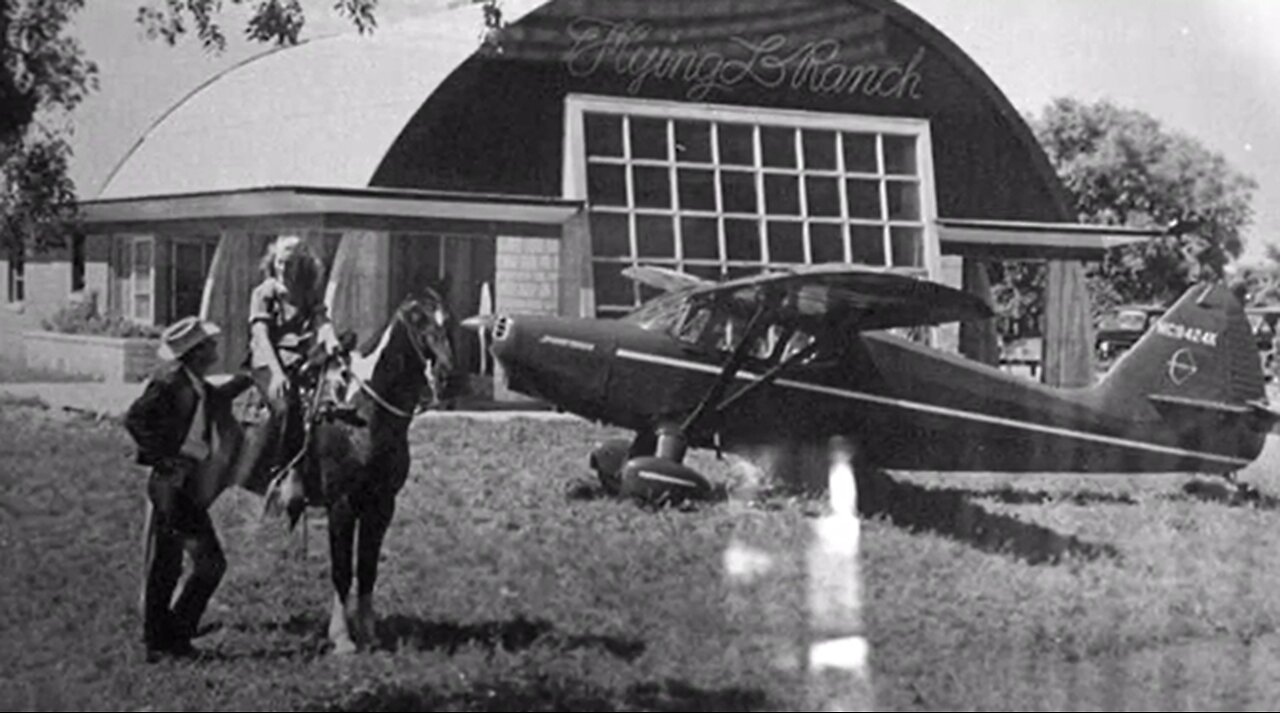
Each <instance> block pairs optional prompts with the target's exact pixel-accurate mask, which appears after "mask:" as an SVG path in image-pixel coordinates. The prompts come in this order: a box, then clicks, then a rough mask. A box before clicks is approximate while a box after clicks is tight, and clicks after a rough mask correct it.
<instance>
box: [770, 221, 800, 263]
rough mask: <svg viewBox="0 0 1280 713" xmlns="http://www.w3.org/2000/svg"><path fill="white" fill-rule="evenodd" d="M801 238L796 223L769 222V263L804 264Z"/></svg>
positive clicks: (798, 226) (798, 225)
mask: <svg viewBox="0 0 1280 713" xmlns="http://www.w3.org/2000/svg"><path fill="white" fill-rule="evenodd" d="M803 236H804V234H803V233H802V232H801V226H800V223H798V222H792V221H781V220H771V221H769V262H804V238H803Z"/></svg>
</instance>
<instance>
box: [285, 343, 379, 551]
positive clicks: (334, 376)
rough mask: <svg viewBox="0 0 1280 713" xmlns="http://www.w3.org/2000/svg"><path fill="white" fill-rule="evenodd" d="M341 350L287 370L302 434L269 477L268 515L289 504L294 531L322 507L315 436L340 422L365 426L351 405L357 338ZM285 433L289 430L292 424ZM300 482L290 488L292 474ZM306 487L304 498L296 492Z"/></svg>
mask: <svg viewBox="0 0 1280 713" xmlns="http://www.w3.org/2000/svg"><path fill="white" fill-rule="evenodd" d="M339 342H340V344H341V347H342V348H341V349H340V350H339V351H338V352H337V353H336V354H333V355H329V354H326V353H325V352H324V350H323V349H322V348H320V347H318V346H317V347H315V348H313V349H312V350H311V351H310V353H309V354H308V355H307V358H306V359H305V360H302V361H300V362H298V363H297V364H295V365H294V366H293V367H292V368H288V369H286V374H287V375H288V378H289V380H290V382H291V384H292V385H293V387H294V388H295V389H296V390H297V393H298V406H300V409H301V413H300V414H299V416H301V418H300V419H299V423H300V426H301V434H295V437H294V438H291V439H288V440H289V442H287V443H282V444H281V445H282V446H283V447H284V449H285V450H286V453H285V454H283V455H282V456H281V457H280V458H278V459H277V460H276V462H277V463H278V464H279V465H277V466H276V467H275V468H274V469H273V470H272V472H271V473H270V475H269V476H268V477H269V480H270V485H269V486H268V487H267V490H266V494H267V502H266V505H265V507H264V510H265V511H266V512H268V513H269V512H271V511H273V510H275V509H277V508H278V507H279V504H280V503H279V501H280V500H284V501H285V503H284V506H285V510H286V512H287V513H288V515H289V526H290V528H292V527H293V526H294V525H295V524H296V523H297V521H298V519H299V517H301V515H302V512H303V511H304V510H305V509H306V508H307V507H308V506H311V507H316V506H320V505H322V504H323V502H322V497H321V495H322V494H321V490H322V488H321V484H320V483H318V482H317V481H318V478H319V474H318V473H314V472H312V471H313V469H312V468H309V467H308V466H309V465H310V458H308V455H309V453H310V448H311V446H312V433H313V431H314V429H315V426H316V425H317V424H319V423H321V422H330V423H333V422H341V423H346V424H349V425H352V426H356V427H360V426H364V425H366V421H365V420H364V418H363V417H361V416H360V414H359V413H358V412H357V411H356V408H355V406H354V405H353V404H352V403H351V402H350V401H349V400H348V399H347V396H346V395H347V394H349V393H351V392H352V386H353V383H354V381H353V377H352V375H351V372H350V368H349V367H350V364H349V360H348V355H349V353H350V351H351V346H352V344H353V343H354V335H350V336H349V337H348V335H344V337H343V339H341V340H339ZM280 427H282V428H286V429H288V427H289V426H288V424H281V425H280ZM295 472H296V474H297V475H298V476H300V478H298V479H299V480H301V483H296V482H291V479H290V476H291V475H293V474H295ZM299 486H300V487H301V490H302V492H301V495H299V494H298V493H297V492H296V488H297V487H299Z"/></svg>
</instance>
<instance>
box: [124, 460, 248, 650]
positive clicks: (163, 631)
mask: <svg viewBox="0 0 1280 713" xmlns="http://www.w3.org/2000/svg"><path fill="white" fill-rule="evenodd" d="M194 471H195V463H194V462H192V461H187V460H185V459H166V462H164V463H162V464H160V465H158V466H156V467H155V468H153V469H152V471H151V476H150V479H149V480H148V482H147V496H148V497H149V498H150V500H151V520H150V522H149V523H148V525H147V526H148V541H147V548H146V550H147V562H146V585H145V590H144V604H143V618H144V621H143V637H144V639H145V643H146V645H147V649H148V650H149V651H170V650H184V649H189V648H190V641H191V639H192V638H193V637H194V636H195V635H196V630H197V627H198V626H199V624H200V618H201V617H202V616H203V615H204V611H205V608H206V607H207V606H208V604H209V599H210V598H211V597H212V596H213V592H214V590H216V589H217V588H218V584H219V583H220V582H221V581H222V575H223V573H224V572H226V569H227V561H226V558H225V557H224V556H223V554H222V545H221V544H220V543H219V542H218V536H217V533H216V532H215V531H214V529H213V522H212V521H211V520H210V519H209V513H207V512H206V511H205V510H204V509H203V508H201V507H199V506H198V505H197V504H196V503H195V501H194V500H192V499H191V497H190V496H189V495H188V494H187V493H186V492H184V490H183V484H184V482H186V481H187V480H188V479H189V478H191V477H194ZM183 552H186V553H187V554H189V555H190V556H191V559H192V562H193V564H194V567H193V571H192V573H191V576H190V577H189V578H188V579H187V581H186V584H185V585H184V586H183V588H182V592H181V594H179V596H178V600H177V601H176V602H173V606H172V607H170V602H172V601H173V593H174V590H175V589H176V588H177V585H178V580H179V578H180V577H181V576H182V553H183Z"/></svg>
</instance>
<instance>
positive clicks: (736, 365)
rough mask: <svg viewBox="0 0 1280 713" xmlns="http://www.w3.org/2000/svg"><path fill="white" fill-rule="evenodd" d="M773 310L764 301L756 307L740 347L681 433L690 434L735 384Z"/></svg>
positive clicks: (736, 348) (691, 414)
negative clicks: (764, 323)
mask: <svg viewBox="0 0 1280 713" xmlns="http://www.w3.org/2000/svg"><path fill="white" fill-rule="evenodd" d="M770 311H771V310H770V308H769V307H767V306H766V304H765V302H764V301H763V300H762V301H760V302H759V303H757V305H756V310H755V313H754V314H752V315H751V321H750V322H748V323H747V328H746V329H745V330H743V334H742V339H741V340H739V342H738V346H737V347H735V348H734V350H733V354H730V355H729V358H728V359H727V360H725V363H724V365H723V366H722V367H720V377H719V378H717V379H716V383H715V384H712V386H711V388H710V389H708V390H707V393H706V395H705V396H703V397H702V401H700V402H698V405H697V407H696V408H694V409H693V411H692V412H691V413H690V414H689V416H688V418H686V419H685V420H684V423H682V424H680V432H681V433H689V432H690V429H692V428H693V426H694V425H696V424H697V423H698V421H699V420H701V419H702V417H703V415H704V414H705V413H706V411H707V409H708V408H709V407H710V406H711V404H713V403H715V402H716V401H719V400H720V397H721V396H723V395H724V392H725V389H727V388H729V384H731V383H733V379H734V377H736V376H737V375H738V370H739V369H741V368H742V364H743V362H745V361H746V360H747V355H748V354H750V353H751V344H752V343H753V342H754V341H755V339H756V337H757V336H758V333H759V331H760V325H761V324H762V323H763V322H764V321H765V320H764V317H765V315H766V314H767V313H769V312H770Z"/></svg>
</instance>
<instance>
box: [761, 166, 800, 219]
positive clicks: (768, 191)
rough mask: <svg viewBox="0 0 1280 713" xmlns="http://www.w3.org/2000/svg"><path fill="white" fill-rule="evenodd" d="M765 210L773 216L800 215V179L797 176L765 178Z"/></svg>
mask: <svg viewBox="0 0 1280 713" xmlns="http://www.w3.org/2000/svg"><path fill="white" fill-rule="evenodd" d="M764 202H765V210H766V211H768V212H769V213H771V214H773V215H800V179H799V178H798V177H797V176H777V175H769V176H765V177H764Z"/></svg>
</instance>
